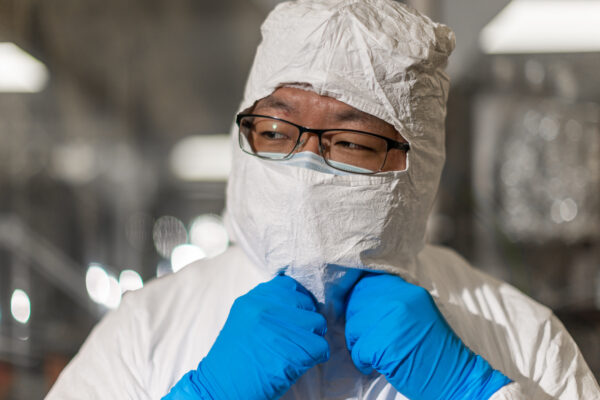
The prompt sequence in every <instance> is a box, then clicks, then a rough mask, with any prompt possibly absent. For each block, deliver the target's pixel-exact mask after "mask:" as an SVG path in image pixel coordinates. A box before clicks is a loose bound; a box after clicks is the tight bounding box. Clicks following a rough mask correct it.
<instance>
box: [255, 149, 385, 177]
mask: <svg viewBox="0 0 600 400" xmlns="http://www.w3.org/2000/svg"><path fill="white" fill-rule="evenodd" d="M258 155H259V156H263V157H267V158H270V157H277V158H281V157H283V156H284V154H282V153H266V152H262V153H258ZM273 161H274V162H276V163H277V164H278V165H291V166H294V167H300V168H308V169H312V170H313V171H318V172H323V173H326V174H333V175H349V174H351V172H346V171H341V170H339V169H335V168H333V167H332V166H331V165H329V164H327V163H326V162H325V160H324V159H323V157H321V156H320V155H318V154H315V153H313V152H311V151H303V152H300V153H295V154H293V155H292V157H290V158H288V159H286V160H276V161H275V160H273ZM329 163H330V164H332V165H334V166H336V167H338V168H344V169H345V170H349V171H353V172H362V173H365V172H373V171H371V170H369V169H365V168H360V167H357V166H354V165H351V164H346V163H342V162H339V161H331V160H330V161H329Z"/></svg>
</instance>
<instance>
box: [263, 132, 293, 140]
mask: <svg viewBox="0 0 600 400" xmlns="http://www.w3.org/2000/svg"><path fill="white" fill-rule="evenodd" d="M258 134H259V135H260V136H261V137H262V138H263V139H267V140H281V139H289V137H288V136H286V135H284V134H283V133H280V132H275V131H259V132H258Z"/></svg>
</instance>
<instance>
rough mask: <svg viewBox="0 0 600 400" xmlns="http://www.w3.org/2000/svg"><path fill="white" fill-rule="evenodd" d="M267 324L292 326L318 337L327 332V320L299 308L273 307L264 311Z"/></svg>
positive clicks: (317, 314)
mask: <svg viewBox="0 0 600 400" xmlns="http://www.w3.org/2000/svg"><path fill="white" fill-rule="evenodd" d="M266 315H267V316H268V317H269V322H272V323H275V324H278V323H285V324H287V325H290V326H294V327H295V329H297V330H304V331H307V332H311V333H315V334H317V335H319V336H323V335H325V333H326V332H327V320H326V319H325V317H324V316H323V315H321V314H319V313H318V312H316V311H309V310H304V309H301V308H285V307H273V308H271V309H269V310H267V311H266Z"/></svg>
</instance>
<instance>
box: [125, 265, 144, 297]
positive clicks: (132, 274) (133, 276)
mask: <svg viewBox="0 0 600 400" xmlns="http://www.w3.org/2000/svg"><path fill="white" fill-rule="evenodd" d="M119 286H120V287H121V293H125V292H126V291H128V290H138V289H141V288H142V287H144V281H143V280H142V277H141V276H140V274H138V273H137V272H136V271H134V270H132V269H125V270H123V271H121V274H120V275H119Z"/></svg>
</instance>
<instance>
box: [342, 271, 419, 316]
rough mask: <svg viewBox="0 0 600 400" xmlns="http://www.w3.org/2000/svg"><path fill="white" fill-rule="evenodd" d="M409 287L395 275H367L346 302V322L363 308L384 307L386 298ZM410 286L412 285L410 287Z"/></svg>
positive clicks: (358, 283) (357, 284)
mask: <svg viewBox="0 0 600 400" xmlns="http://www.w3.org/2000/svg"><path fill="white" fill-rule="evenodd" d="M406 285H410V284H409V283H407V282H406V281H405V280H404V279H402V278H400V277H399V276H396V275H389V274H375V273H368V274H365V276H364V277H362V278H361V279H360V281H358V282H357V283H356V285H355V286H354V288H353V289H352V292H351V293H350V294H349V296H348V298H347V301H346V320H348V319H351V318H352V317H353V315H354V314H356V313H357V312H359V311H360V310H362V309H363V308H365V307H368V308H370V309H375V310H376V309H378V308H380V307H382V306H385V305H386V303H387V298H388V297H389V296H390V295H394V294H396V293H398V292H400V291H402V290H404V289H405V288H406ZM410 286H412V285H410Z"/></svg>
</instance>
